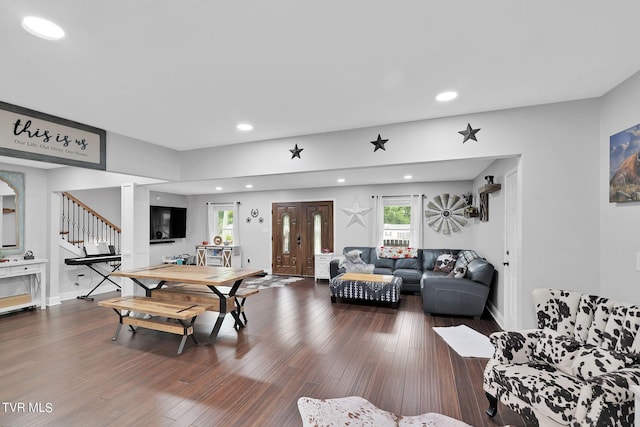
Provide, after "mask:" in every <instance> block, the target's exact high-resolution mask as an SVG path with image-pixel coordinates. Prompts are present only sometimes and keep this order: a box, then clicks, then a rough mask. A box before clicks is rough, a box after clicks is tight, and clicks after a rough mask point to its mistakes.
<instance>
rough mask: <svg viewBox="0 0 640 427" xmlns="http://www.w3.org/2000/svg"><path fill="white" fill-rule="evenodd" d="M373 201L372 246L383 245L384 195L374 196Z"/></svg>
mask: <svg viewBox="0 0 640 427" xmlns="http://www.w3.org/2000/svg"><path fill="white" fill-rule="evenodd" d="M371 200H372V201H373V221H372V223H373V224H372V226H371V244H372V246H374V247H375V246H380V245H382V241H383V239H384V236H383V234H384V202H383V200H382V196H372V197H371Z"/></svg>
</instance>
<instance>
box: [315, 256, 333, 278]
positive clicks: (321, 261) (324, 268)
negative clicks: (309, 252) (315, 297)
mask: <svg viewBox="0 0 640 427" xmlns="http://www.w3.org/2000/svg"><path fill="white" fill-rule="evenodd" d="M332 259H333V252H329V253H321V254H316V255H315V264H314V266H313V271H314V273H315V276H316V277H315V279H316V280H318V279H327V280H329V279H330V278H331V274H330V272H329V264H330V263H331V260H332Z"/></svg>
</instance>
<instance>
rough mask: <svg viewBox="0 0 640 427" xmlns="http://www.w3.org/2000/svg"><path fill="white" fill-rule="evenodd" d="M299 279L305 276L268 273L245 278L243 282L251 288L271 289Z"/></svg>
mask: <svg viewBox="0 0 640 427" xmlns="http://www.w3.org/2000/svg"><path fill="white" fill-rule="evenodd" d="M299 280H304V277H290V276H276V275H272V274H268V275H266V276H264V277H259V278H255V279H249V280H245V281H244V282H243V284H244V285H246V287H247V288H249V289H269V288H282V287H284V286H287V285H288V284H291V283H293V282H297V281H299Z"/></svg>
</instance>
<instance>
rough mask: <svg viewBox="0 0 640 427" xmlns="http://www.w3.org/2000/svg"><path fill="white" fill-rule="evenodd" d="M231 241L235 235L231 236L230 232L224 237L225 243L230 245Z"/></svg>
mask: <svg viewBox="0 0 640 427" xmlns="http://www.w3.org/2000/svg"><path fill="white" fill-rule="evenodd" d="M231 243H233V237H231V235H230V234H227V236H226V237H225V238H224V245H225V246H230V245H231Z"/></svg>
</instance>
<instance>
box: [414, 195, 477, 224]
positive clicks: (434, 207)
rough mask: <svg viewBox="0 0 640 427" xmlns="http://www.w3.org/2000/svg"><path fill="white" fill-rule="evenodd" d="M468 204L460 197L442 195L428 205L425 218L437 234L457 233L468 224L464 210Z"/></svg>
mask: <svg viewBox="0 0 640 427" xmlns="http://www.w3.org/2000/svg"><path fill="white" fill-rule="evenodd" d="M465 206H467V202H466V200H465V199H464V198H463V197H460V196H458V195H455V194H454V195H453V196H449V194H448V193H444V194H440V195H438V196H436V197H434V198H433V200H432V201H430V202H429V203H427V208H426V209H425V211H424V216H425V217H426V219H427V225H429V227H431V228H432V229H433V230H434V231H435V232H436V233H442V234H451V233H457V232H458V231H460V230H461V228H460V227H464V226H465V225H466V224H467V220H466V219H464V208H465Z"/></svg>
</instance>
